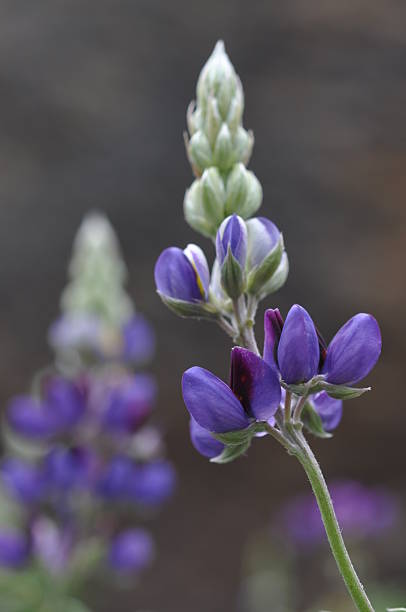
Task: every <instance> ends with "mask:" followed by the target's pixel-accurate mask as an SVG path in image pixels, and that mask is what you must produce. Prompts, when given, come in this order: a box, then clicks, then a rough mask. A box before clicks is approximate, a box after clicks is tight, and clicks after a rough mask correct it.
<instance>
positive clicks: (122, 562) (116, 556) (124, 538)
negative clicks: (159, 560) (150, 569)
mask: <svg viewBox="0 0 406 612" xmlns="http://www.w3.org/2000/svg"><path fill="white" fill-rule="evenodd" d="M154 554H155V547H154V542H153V540H152V538H151V535H150V534H149V533H148V531H146V530H145V529H140V528H138V529H128V530H127V531H122V532H121V533H119V534H118V535H116V537H115V538H114V539H113V540H112V542H111V545H110V551H109V564H110V566H111V567H112V568H113V569H114V570H116V571H117V572H124V573H131V572H139V571H141V570H142V569H144V568H145V567H147V566H148V565H150V564H151V562H152V561H153V558H154Z"/></svg>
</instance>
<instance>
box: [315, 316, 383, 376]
mask: <svg viewBox="0 0 406 612" xmlns="http://www.w3.org/2000/svg"><path fill="white" fill-rule="evenodd" d="M381 349H382V338H381V332H380V329H379V325H378V323H377V321H376V320H375V319H374V317H373V316H371V315H369V314H365V313H361V314H357V315H355V316H354V317H352V319H350V320H349V321H347V323H345V325H343V326H342V327H341V329H339V330H338V332H337V333H336V335H335V336H334V338H333V339H332V341H331V342H330V344H329V345H328V348H327V354H326V359H325V361H324V365H323V369H322V373H323V374H325V376H326V380H327V381H328V382H330V383H332V384H335V385H353V384H355V383H357V382H359V381H360V380H362V379H363V378H365V376H367V374H369V372H370V371H371V370H372V368H373V367H374V365H375V364H376V362H377V361H378V359H379V355H380V354H381Z"/></svg>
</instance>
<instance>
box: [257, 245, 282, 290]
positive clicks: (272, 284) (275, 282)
mask: <svg viewBox="0 0 406 612" xmlns="http://www.w3.org/2000/svg"><path fill="white" fill-rule="evenodd" d="M288 274H289V259H288V256H287V253H286V251H284V253H283V255H282V258H281V261H280V263H279V266H278V267H277V268H276V270H275V272H274V274H273V275H272V278H271V279H270V280H269V281H268V282H267V283H266V284H265V285H264V286H263V287H262V289H261V293H260V299H261V300H262V299H263V298H264V297H266V296H267V295H270V294H271V293H275V292H276V291H279V289H280V288H281V287H282V286H283V285H284V284H285V283H286V279H287V278H288Z"/></svg>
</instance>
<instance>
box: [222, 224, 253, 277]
mask: <svg viewBox="0 0 406 612" xmlns="http://www.w3.org/2000/svg"><path fill="white" fill-rule="evenodd" d="M216 252H217V259H218V261H219V263H220V266H222V265H223V263H224V260H225V259H226V257H227V255H228V253H231V255H232V256H233V257H234V259H235V260H236V261H237V262H238V263H239V264H240V266H241V267H242V268H244V267H245V262H246V259H247V228H246V226H245V222H244V220H243V219H242V218H241V217H239V216H238V215H231V217H227V218H226V219H224V221H223V222H222V224H221V225H220V227H219V229H218V231H217V236H216Z"/></svg>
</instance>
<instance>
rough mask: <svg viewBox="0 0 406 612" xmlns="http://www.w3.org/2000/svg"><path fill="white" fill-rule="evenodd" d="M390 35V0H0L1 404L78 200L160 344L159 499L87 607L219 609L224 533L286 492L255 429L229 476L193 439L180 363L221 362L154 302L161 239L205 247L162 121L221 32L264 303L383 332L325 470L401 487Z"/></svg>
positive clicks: (235, 534)
mask: <svg viewBox="0 0 406 612" xmlns="http://www.w3.org/2000/svg"><path fill="white" fill-rule="evenodd" d="M405 35H406V4H405V3H404V2H402V1H401V0H385V1H384V0H382V1H381V2H379V1H378V0H340V1H336V2H334V1H325V0H319V1H316V0H307V1H306V2H300V1H299V0H297V1H293V2H285V3H277V2H270V1H263V2H244V1H240V2H231V1H229V0H228V1H226V0H224V1H219V0H206V1H205V2H199V3H193V2H186V1H185V0H172V1H171V2H168V1H165V0H145V1H141V0H138V1H137V0H126V1H124V0H123V1H119V0H117V1H114V2H113V1H111V2H109V1H107V0H97V1H96V0H93V1H91V0H78V1H75V0H71V1H58V0H47V1H46V0H45V1H41V0H40V1H39V2H32V1H31V0H29V1H28V0H25V1H23V0H22V1H16V0H3V1H2V2H1V4H0V93H1V95H0V172H1V180H0V300H1V313H0V364H1V368H0V399H1V402H2V405H3V406H4V404H5V402H6V401H7V399H8V398H9V397H10V396H11V395H12V394H14V393H16V392H19V391H21V390H22V389H24V388H26V387H27V385H28V382H29V379H30V377H31V375H32V374H33V372H34V371H35V370H36V369H37V368H39V367H40V366H41V365H43V364H44V363H45V362H46V361H47V359H48V358H49V354H48V352H47V347H46V340H45V334H46V330H47V326H48V324H49V322H50V321H51V319H52V318H53V317H54V316H55V314H56V312H57V308H58V297H59V294H60V291H61V289H62V287H63V284H64V281H65V271H66V262H67V257H68V254H69V252H70V248H71V242H72V238H73V235H74V232H75V230H76V228H77V226H78V224H79V223H80V220H81V218H82V216H83V214H84V213H85V212H86V211H88V210H89V209H92V208H100V209H102V210H104V211H106V212H107V213H108V215H109V217H110V219H111V220H112V222H113V223H114V225H115V227H116V229H117V231H118V233H119V236H120V239H121V242H122V245H123V249H124V253H125V256H126V259H127V262H128V265H129V268H130V277H131V292H132V294H133V296H134V297H135V299H136V302H137V305H138V307H139V309H140V310H142V311H143V312H144V313H146V314H147V315H148V316H149V318H150V319H151V321H152V322H153V324H154V325H155V327H156V330H157V333H158V337H159V345H158V355H157V358H156V361H155V371H156V373H157V375H158V376H159V379H160V389H161V395H160V404H161V406H160V413H161V420H162V422H163V423H164V425H165V428H166V431H167V442H168V452H169V454H170V456H171V458H172V459H173V461H174V462H175V463H176V465H177V467H178V471H179V480H180V486H179V491H178V494H177V496H176V499H175V500H174V501H173V502H172V504H171V505H170V506H169V507H168V508H167V509H166V510H165V511H164V512H163V514H162V516H161V518H160V519H159V520H158V521H157V522H156V524H155V531H156V534H157V539H158V543H159V558H158V560H157V563H156V565H155V567H154V568H153V570H152V571H150V572H149V573H148V574H147V575H146V576H145V578H144V580H143V582H142V584H141V586H140V588H139V589H138V590H137V591H135V592H134V593H130V594H129V593H124V594H122V595H119V596H117V595H114V596H111V598H110V601H109V602H108V600H107V599H106V598H105V596H104V595H103V596H101V595H99V597H98V603H97V604H96V606H95V608H96V610H97V612H102V611H107V610H110V609H114V610H117V611H118V610H123V611H124V610H134V609H137V608H139V609H148V610H149V609H150V610H155V611H156V612H190V611H192V610H193V611H194V612H228V611H232V610H234V609H235V608H236V593H237V589H238V584H239V580H240V554H241V550H242V547H243V544H244V541H245V540H246V538H247V537H248V535H249V533H250V532H251V531H252V530H254V529H257V528H259V527H261V526H262V525H264V524H265V523H266V521H267V520H268V519H269V516H270V514H271V512H272V510H273V508H275V506H276V505H277V503H278V501H279V500H281V499H284V498H285V497H288V496H289V495H291V494H292V493H293V492H297V491H302V490H304V489H305V488H306V483H305V481H304V478H303V474H302V473H301V470H300V468H299V466H298V465H296V464H295V463H294V461H293V460H292V459H289V458H288V457H287V456H285V454H284V452H283V451H282V450H281V449H280V448H278V447H276V446H275V444H273V443H272V442H271V441H267V442H265V441H262V442H261V443H256V444H255V445H254V447H253V448H252V449H251V451H250V453H249V457H248V458H247V459H242V460H239V461H238V462H236V463H234V464H232V465H230V466H228V467H215V466H213V465H210V464H209V463H208V462H206V461H204V460H203V459H202V458H201V457H200V456H199V455H197V454H196V453H195V452H194V451H193V449H192V448H191V446H190V443H189V440H188V433H187V418H186V414H185V409H184V407H183V404H182V400H181V397H180V391H179V380H180V375H181V373H182V371H183V370H184V369H185V368H186V367H188V366H190V365H192V364H200V365H203V366H206V367H210V368H211V369H213V370H214V371H215V372H217V373H218V374H219V375H226V372H227V369H228V351H229V348H230V347H229V343H228V341H227V340H226V339H225V338H224V337H223V335H222V333H221V332H220V331H219V330H217V329H216V328H215V327H214V326H210V325H209V324H204V323H201V324H198V323H195V322H190V321H182V320H180V319H177V318H176V317H175V316H173V315H172V314H171V313H170V312H169V311H167V310H166V309H165V308H164V307H163V306H162V304H161V303H160V301H159V300H158V298H157V297H156V296H155V293H154V283H153V276H152V272H153V265H154V261H155V260H156V258H157V256H158V254H159V252H160V250H161V249H162V248H163V247H165V246H167V245H170V244H178V245H184V244H186V243H187V242H190V241H196V242H199V243H200V244H202V245H204V246H205V247H207V249H208V252H210V251H211V246H210V244H209V243H208V242H207V241H206V242H205V241H204V240H201V239H200V237H199V236H198V235H196V234H195V233H194V232H193V231H192V230H191V229H190V228H189V227H188V226H187V225H186V224H185V223H184V222H183V219H182V199H183V194H184V190H185V188H186V186H188V185H189V184H190V183H191V181H192V176H191V172H190V169H189V167H188V164H187V161H186V158H185V154H184V149H183V142H182V130H183V129H184V126H185V109H186V106H187V104H188V102H189V100H190V99H191V98H192V97H193V93H194V86H195V81H196V78H197V75H198V72H199V70H200V68H201V66H202V64H203V62H204V61H205V59H206V58H207V56H208V54H209V53H210V51H211V49H212V47H213V45H214V43H215V41H216V39H217V38H219V37H222V38H224V39H225V41H226V45H227V49H228V51H229V53H230V55H231V58H232V60H233V62H234V64H235V65H236V67H237V69H238V72H239V74H240V76H241V78H242V80H243V84H244V88H245V92H246V112H245V125H246V127H249V128H252V129H253V130H254V133H255V136H256V145H255V151H254V157H253V160H252V163H251V167H252V168H253V169H254V170H255V172H256V174H257V176H258V177H259V179H260V180H261V182H262V184H263V188H264V193H265V200H264V204H263V207H262V209H261V213H262V214H265V215H267V216H270V217H271V218H272V219H273V220H274V221H275V222H276V223H277V224H278V225H279V227H280V228H281V229H282V230H283V232H284V235H285V240H286V245H287V248H288V252H289V256H290V260H291V274H290V277H289V280H288V283H287V285H286V287H285V288H284V289H283V290H282V291H281V292H280V293H279V294H278V295H276V296H275V301H274V302H272V301H270V300H268V301H267V305H268V306H270V305H274V304H278V305H279V306H280V307H281V309H282V310H283V311H284V312H286V310H287V308H288V307H289V306H290V305H291V304H292V303H293V302H299V303H301V304H303V305H304V306H306V307H307V308H309V309H310V310H311V312H312V314H313V315H314V318H315V319H316V320H317V322H318V325H319V327H320V328H321V329H322V330H323V331H324V333H325V335H326V336H327V337H331V335H332V334H333V333H334V331H335V330H336V329H337V327H338V326H339V325H341V324H342V323H343V322H344V321H345V320H346V319H347V318H348V317H349V316H351V315H352V314H354V313H356V312H359V311H363V310H367V311H370V312H373V313H374V314H375V316H376V317H377V318H378V320H379V322H380V324H381V327H382V332H383V339H384V350H383V355H382V359H381V361H380V363H379V366H378V367H377V368H376V370H375V371H374V373H373V375H372V376H370V379H369V382H370V383H371V384H372V385H373V387H374V390H373V392H372V393H371V394H370V395H369V396H368V397H363V398H361V399H358V400H355V401H353V402H351V403H348V404H347V406H346V411H345V418H344V421H343V424H342V426H341V427H340V429H339V432H338V435H337V436H336V437H335V438H334V439H333V440H331V441H329V442H324V441H323V442H320V443H318V442H317V443H315V444H314V446H315V448H316V450H317V452H318V454H319V456H320V458H321V461H322V464H323V466H324V468H325V471H326V474H327V475H328V476H329V477H334V476H342V477H353V478H360V479H362V480H363V481H364V482H367V483H369V482H371V483H375V482H379V483H387V484H389V485H391V486H393V487H395V488H396V489H398V490H399V491H404V490H405V483H404V474H405V449H404V444H405V443H404V440H405V427H406V411H405V405H404V397H405V392H404V384H405V350H406V346H405V344H406V343H405V332H406V317H405V308H406V291H405V264H406V261H405V244H406V222H405V221H406V219H405V217H406V212H405V210H406V208H405V204H404V198H405V191H406V189H405V188H406V175H405V168H406V133H405V120H406V110H405V109H406V105H405V101H406V81H405V78H404V76H405V66H406V44H405V43H406V39H405ZM261 318H262V313H260V315H259V317H258V329H259V330H260V332H259V333H260V334H262V332H261V327H262V323H261ZM93 600H94V601H96V594H93ZM270 609H271V608H270Z"/></svg>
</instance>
